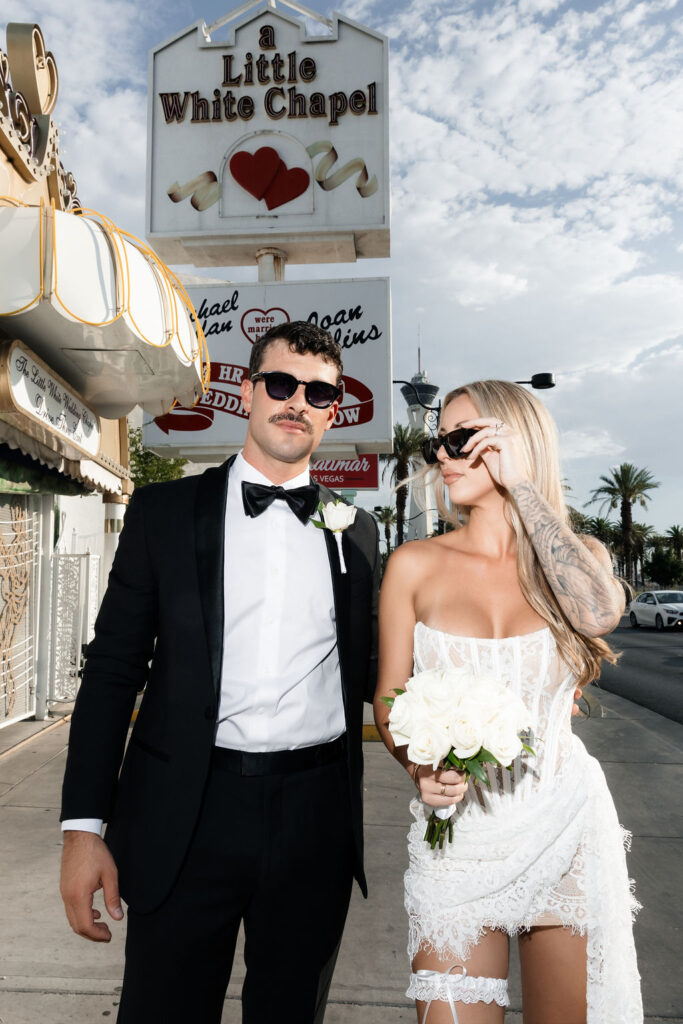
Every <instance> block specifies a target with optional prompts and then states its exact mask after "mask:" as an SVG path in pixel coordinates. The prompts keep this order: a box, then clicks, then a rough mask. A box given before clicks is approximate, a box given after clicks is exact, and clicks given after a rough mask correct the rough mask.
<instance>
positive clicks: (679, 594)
mask: <svg viewBox="0 0 683 1024" xmlns="http://www.w3.org/2000/svg"><path fill="white" fill-rule="evenodd" d="M628 617H629V620H630V623H631V625H632V626H633V628H634V629H637V628H638V626H654V627H655V629H666V628H668V627H671V628H673V627H674V626H683V590H646V591H645V593H643V594H640V595H639V596H638V597H637V598H636V599H635V601H631V607H630V608H629V612H628Z"/></svg>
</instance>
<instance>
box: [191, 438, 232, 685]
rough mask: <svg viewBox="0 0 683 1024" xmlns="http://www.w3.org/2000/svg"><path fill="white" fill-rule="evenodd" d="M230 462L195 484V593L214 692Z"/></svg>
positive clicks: (221, 627) (218, 675)
mask: <svg viewBox="0 0 683 1024" xmlns="http://www.w3.org/2000/svg"><path fill="white" fill-rule="evenodd" d="M234 461H235V456H234V455H233V456H232V458H230V459H228V460H227V461H226V462H224V463H223V465H222V466H218V467H217V468H215V469H208V470H207V471H206V472H205V473H203V474H202V476H201V477H200V479H199V484H198V486H197V504H196V508H195V522H194V525H195V551H196V555H197V575H198V578H199V594H200V599H201V604H202V612H203V614H204V628H205V631H206V642H207V645H208V648H209V661H210V663H211V675H212V679H213V686H214V690H215V692H216V695H218V693H219V691H220V682H221V669H222V662H223V630H224V591H223V558H224V547H225V502H226V498H227V494H228V474H229V472H230V467H231V466H232V464H233V462H234Z"/></svg>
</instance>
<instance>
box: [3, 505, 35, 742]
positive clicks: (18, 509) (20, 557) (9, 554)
mask: <svg viewBox="0 0 683 1024" xmlns="http://www.w3.org/2000/svg"><path fill="white" fill-rule="evenodd" d="M39 555H40V515H39V512H38V511H37V508H36V502H35V499H34V498H33V497H32V496H29V495H8V494H2V495H0V727H2V726H4V725H9V724H10V723H11V722H18V721H19V720H20V719H22V718H28V717H30V716H31V715H33V714H35V710H36V690H35V683H36V679H35V661H36V604H37V600H38V595H37V589H38V588H37V578H38V575H39V574H38V562H39Z"/></svg>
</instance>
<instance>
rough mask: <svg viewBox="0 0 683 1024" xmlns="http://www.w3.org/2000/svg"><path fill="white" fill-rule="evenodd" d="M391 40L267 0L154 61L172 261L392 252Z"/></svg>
mask: <svg viewBox="0 0 683 1024" xmlns="http://www.w3.org/2000/svg"><path fill="white" fill-rule="evenodd" d="M387 80H388V76H387V40H386V38H385V37H384V36H381V35H379V34H378V33H376V32H373V31H371V30H370V29H367V28H364V27H363V26H361V25H357V24H356V23H355V22H353V21H350V20H349V19H348V18H345V17H343V16H342V15H335V16H334V17H333V19H332V21H331V22H330V28H329V31H327V32H326V33H325V34H310V35H309V34H308V32H307V30H306V28H305V26H304V25H303V23H302V22H301V21H299V20H298V19H297V18H294V17H291V16H289V15H285V14H283V13H282V12H281V11H279V10H275V9H274V8H273V7H271V6H266V5H265V4H264V5H262V6H260V7H258V8H256V10H255V11H251V12H249V13H248V14H247V15H246V16H244V17H242V18H241V19H239V20H236V21H234V22H233V23H232V29H231V31H230V33H229V35H228V36H227V38H226V39H221V40H215V39H211V40H210V41H209V40H207V38H206V32H205V26H204V24H203V22H198V23H197V24H195V25H192V26H190V27H189V28H187V29H185V30H184V31H182V32H180V33H178V35H176V36H174V37H173V38H172V39H169V40H167V41H166V42H165V43H163V44H162V45H160V46H157V47H155V49H154V50H153V51H152V52H151V55H150V79H149V111H148V126H149V127H148V132H149V136H148V150H149V158H148V162H147V168H148V183H147V236H148V238H149V239H150V241H151V242H152V243H153V245H154V247H155V249H156V250H157V252H158V253H159V254H160V256H161V257H162V258H163V259H165V260H167V261H168V262H170V263H182V264H187V263H193V264H194V265H195V266H234V265H239V264H249V263H253V262H254V258H255V253H256V250H257V249H258V248H260V247H263V246H268V245H271V246H273V245H274V246H277V245H278V242H280V244H281V245H282V246H283V248H285V249H286V252H287V258H288V262H290V263H312V262H317V263H321V262H344V261H355V259H356V258H358V257H363V256H367V257H380V256H388V255H389V156H388V123H389V121H388V103H387Z"/></svg>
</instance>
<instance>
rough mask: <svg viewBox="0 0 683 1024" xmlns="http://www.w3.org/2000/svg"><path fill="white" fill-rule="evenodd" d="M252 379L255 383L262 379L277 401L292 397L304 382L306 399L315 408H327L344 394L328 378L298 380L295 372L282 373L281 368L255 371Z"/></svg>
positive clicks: (270, 396)
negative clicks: (329, 382)
mask: <svg viewBox="0 0 683 1024" xmlns="http://www.w3.org/2000/svg"><path fill="white" fill-rule="evenodd" d="M251 380H252V381H253V382H254V383H256V381H257V380H262V381H263V383H264V384H265V386H266V392H267V394H268V397H269V398H272V399H274V400H275V401H276V402H286V401H287V399H288V398H291V397H292V395H293V394H294V392H295V391H296V389H297V388H298V387H299V384H303V385H304V395H305V396H306V401H307V402H308V404H309V405H312V406H313V408H314V409H327V408H329V406H331V405H332V403H333V402H338V401H339V399H340V398H341V396H342V390H341V388H338V387H336V386H335V385H334V384H328V382H327V381H326V380H297V379H296V377H295V376H294V375H293V374H291V373H282V372H281V371H280V370H265V371H263V373H261V372H259V373H254V374H252V376H251Z"/></svg>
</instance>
